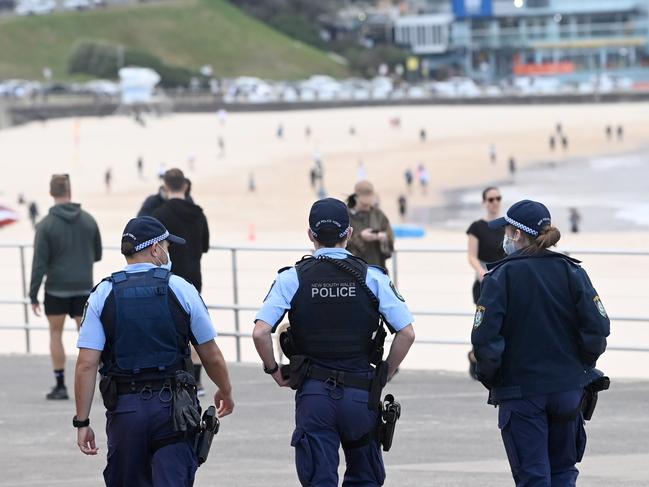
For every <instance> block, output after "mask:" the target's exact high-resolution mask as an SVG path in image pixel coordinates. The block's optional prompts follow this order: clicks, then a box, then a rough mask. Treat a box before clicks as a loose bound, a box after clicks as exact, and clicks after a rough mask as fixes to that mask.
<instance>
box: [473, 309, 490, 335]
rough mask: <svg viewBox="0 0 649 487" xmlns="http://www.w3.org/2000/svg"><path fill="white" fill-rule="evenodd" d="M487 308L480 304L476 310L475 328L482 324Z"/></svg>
mask: <svg viewBox="0 0 649 487" xmlns="http://www.w3.org/2000/svg"><path fill="white" fill-rule="evenodd" d="M486 310H487V308H485V307H484V306H478V307H477V308H476V310H475V317H474V318H473V329H474V330H475V329H476V328H478V327H479V326H480V325H481V324H482V319H483V318H484V312H485V311H486Z"/></svg>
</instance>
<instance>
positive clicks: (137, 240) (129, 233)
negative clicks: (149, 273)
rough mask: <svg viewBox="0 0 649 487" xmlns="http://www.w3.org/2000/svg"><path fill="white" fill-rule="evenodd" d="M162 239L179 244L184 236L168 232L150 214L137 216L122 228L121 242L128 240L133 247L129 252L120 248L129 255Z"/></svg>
mask: <svg viewBox="0 0 649 487" xmlns="http://www.w3.org/2000/svg"><path fill="white" fill-rule="evenodd" d="M163 240H169V242H171V243H175V244H181V245H182V244H184V243H185V239H184V238H180V237H177V236H176V235H172V234H170V233H169V230H167V229H166V228H165V226H164V225H163V224H162V223H160V221H159V220H157V219H155V218H153V217H152V216H139V217H137V218H133V219H132V220H130V221H129V222H128V223H127V224H126V227H125V228H124V232H123V234H122V243H125V242H129V243H131V244H133V248H132V251H130V252H124V249H123V248H122V253H123V254H124V255H131V254H134V253H136V252H139V251H140V250H144V249H146V248H147V247H150V246H151V245H153V244H156V243H158V242H162V241H163Z"/></svg>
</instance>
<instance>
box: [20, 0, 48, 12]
mask: <svg viewBox="0 0 649 487" xmlns="http://www.w3.org/2000/svg"><path fill="white" fill-rule="evenodd" d="M55 8H56V2H55V1H54V0H24V1H22V2H20V3H19V4H18V5H16V8H15V9H14V12H15V13H16V14H17V15H47V14H51V13H52V12H54V9H55Z"/></svg>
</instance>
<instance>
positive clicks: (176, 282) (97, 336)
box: [77, 263, 216, 350]
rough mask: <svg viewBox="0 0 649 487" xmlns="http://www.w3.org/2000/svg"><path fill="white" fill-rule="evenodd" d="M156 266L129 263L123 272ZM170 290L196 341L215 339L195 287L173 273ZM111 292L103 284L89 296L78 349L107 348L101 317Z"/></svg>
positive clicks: (105, 282)
mask: <svg viewBox="0 0 649 487" xmlns="http://www.w3.org/2000/svg"><path fill="white" fill-rule="evenodd" d="M154 267H156V266H155V265H153V264H149V263H139V264H129V265H127V266H126V267H124V271H126V272H144V271H148V270H149V269H152V268H154ZM169 287H170V288H171V290H172V291H173V293H174V294H175V295H176V298H178V301H179V302H180V304H181V305H182V307H183V309H184V310H185V311H186V312H187V314H188V315H189V317H190V327H191V331H192V334H193V335H194V338H196V342H197V343H199V344H201V343H206V342H209V341H210V340H212V339H213V338H214V337H216V329H215V328H214V325H213V324H212V319H211V318H210V315H209V313H208V311H207V308H206V307H205V303H204V302H203V300H202V299H201V297H200V295H199V294H198V291H197V290H196V288H195V287H194V286H192V285H191V284H190V283H188V282H187V281H185V280H184V279H183V278H182V277H178V276H175V275H173V274H172V275H171V277H170V278H169ZM112 289H113V283H112V282H110V281H103V282H101V283H100V284H99V286H97V289H95V291H94V292H93V293H92V294H91V295H90V296H89V297H88V303H87V305H86V309H85V311H84V317H83V321H82V322H81V329H80V331H79V339H78V340H77V348H91V349H93V350H103V349H104V345H105V344H106V335H105V334H104V327H103V325H102V324H101V320H100V317H101V313H102V311H103V309H104V302H105V301H106V299H107V298H108V295H109V294H110V292H111V290H112Z"/></svg>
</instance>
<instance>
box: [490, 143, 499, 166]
mask: <svg viewBox="0 0 649 487" xmlns="http://www.w3.org/2000/svg"><path fill="white" fill-rule="evenodd" d="M497 159H498V154H497V153H496V146H495V145H494V144H490V145H489V161H490V162H491V163H492V164H496V162H497Z"/></svg>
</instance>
